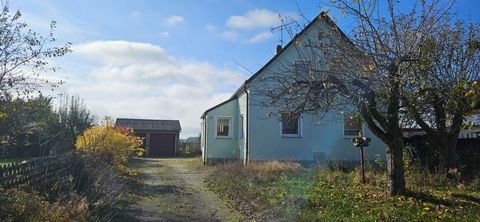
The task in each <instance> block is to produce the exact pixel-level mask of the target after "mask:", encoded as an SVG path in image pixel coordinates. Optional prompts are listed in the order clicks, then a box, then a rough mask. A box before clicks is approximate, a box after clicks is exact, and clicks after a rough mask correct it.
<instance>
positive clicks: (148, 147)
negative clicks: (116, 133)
mask: <svg viewBox="0 0 480 222" xmlns="http://www.w3.org/2000/svg"><path fill="white" fill-rule="evenodd" d="M115 125H116V126H123V127H128V128H130V129H133V132H134V133H135V135H137V136H140V137H143V138H144V141H143V146H144V147H143V148H145V155H146V156H149V157H168V156H174V155H175V154H176V153H177V150H178V144H179V135H180V131H181V130H182V128H181V127H180V121H178V120H155V119H130V118H117V120H116V122H115Z"/></svg>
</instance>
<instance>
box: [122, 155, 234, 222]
mask: <svg viewBox="0 0 480 222" xmlns="http://www.w3.org/2000/svg"><path fill="white" fill-rule="evenodd" d="M136 161H137V163H135V168H137V169H138V171H139V176H140V177H141V178H142V179H143V180H142V181H143V185H142V186H139V189H141V190H139V191H138V192H137V193H139V194H140V195H139V196H138V198H137V200H136V201H135V204H133V205H132V206H131V207H130V209H129V210H128V214H129V215H130V217H131V218H132V219H135V220H137V221H242V216H241V214H240V213H239V212H238V211H236V210H234V209H230V208H229V207H227V206H226V205H225V204H224V203H223V202H222V201H221V200H220V199H219V198H218V196H217V195H216V194H214V193H212V192H210V191H208V190H206V189H204V186H203V182H204V178H205V176H206V175H207V173H206V171H207V169H205V168H204V167H202V166H200V160H199V159H194V158H171V159H159V158H141V159H138V160H136Z"/></svg>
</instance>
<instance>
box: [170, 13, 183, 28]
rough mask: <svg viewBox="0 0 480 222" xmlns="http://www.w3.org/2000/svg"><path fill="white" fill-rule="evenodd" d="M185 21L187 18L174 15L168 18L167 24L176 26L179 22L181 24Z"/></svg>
mask: <svg viewBox="0 0 480 222" xmlns="http://www.w3.org/2000/svg"><path fill="white" fill-rule="evenodd" d="M184 21H185V18H184V17H182V16H179V15H172V16H170V17H168V18H167V25H169V26H175V25H178V24H181V23H183V22H184Z"/></svg>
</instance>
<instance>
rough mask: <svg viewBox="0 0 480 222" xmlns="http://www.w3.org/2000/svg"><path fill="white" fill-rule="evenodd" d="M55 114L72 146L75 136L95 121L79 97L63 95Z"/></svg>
mask: <svg viewBox="0 0 480 222" xmlns="http://www.w3.org/2000/svg"><path fill="white" fill-rule="evenodd" d="M56 113H57V115H58V119H59V122H60V125H61V127H63V129H64V130H65V131H66V133H67V134H68V135H69V138H71V142H72V143H71V145H72V146H73V145H74V144H75V142H76V140H77V136H78V135H80V134H82V133H83V132H84V131H85V130H86V129H88V128H90V127H92V126H93V125H94V123H95V119H96V117H95V116H94V115H93V114H92V113H90V110H88V109H87V107H86V105H85V103H84V102H83V100H82V99H80V97H79V96H71V97H70V96H68V95H64V96H63V97H62V99H61V101H60V105H59V107H58V109H57V110H56Z"/></svg>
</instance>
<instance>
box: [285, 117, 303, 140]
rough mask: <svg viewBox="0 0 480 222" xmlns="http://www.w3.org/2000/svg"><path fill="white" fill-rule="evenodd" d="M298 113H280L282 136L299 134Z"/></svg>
mask: <svg viewBox="0 0 480 222" xmlns="http://www.w3.org/2000/svg"><path fill="white" fill-rule="evenodd" d="M300 126H301V121H300V114H298V113H282V126H281V127H282V129H281V130H282V136H300V135H301V134H300V130H301V129H300Z"/></svg>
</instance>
